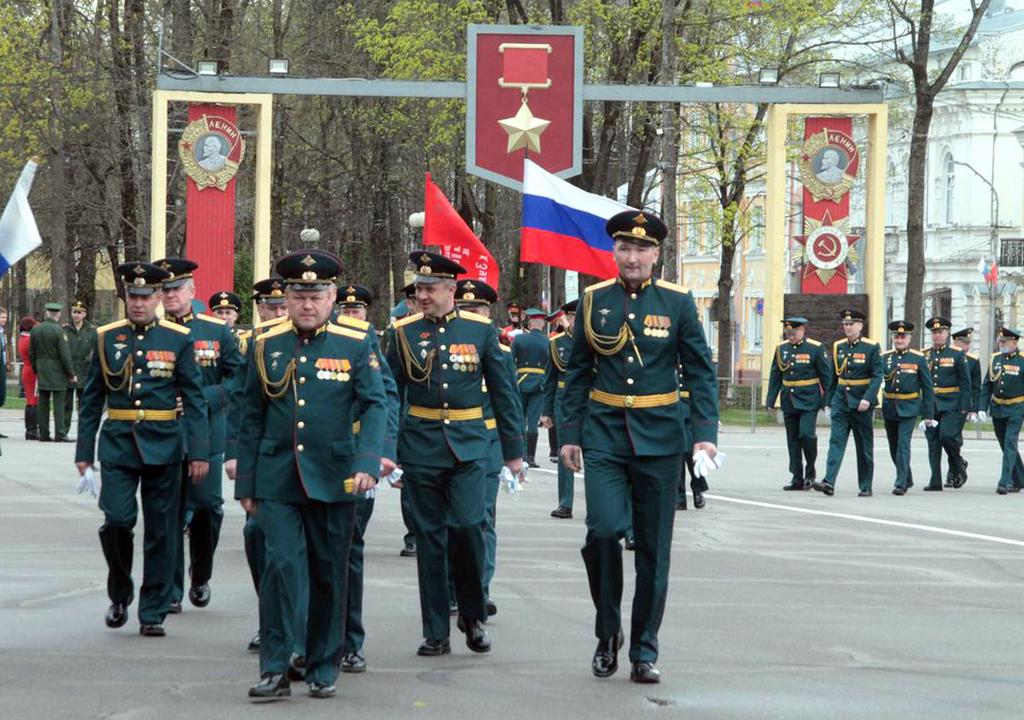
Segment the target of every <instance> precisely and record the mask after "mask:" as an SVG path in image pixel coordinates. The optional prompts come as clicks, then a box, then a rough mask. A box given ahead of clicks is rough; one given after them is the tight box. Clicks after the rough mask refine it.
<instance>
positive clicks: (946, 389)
mask: <svg viewBox="0 0 1024 720" xmlns="http://www.w3.org/2000/svg"><path fill="white" fill-rule="evenodd" d="M955 392H960V386H959V385H955V386H953V387H937V388H935V394H936V395H948V394H949V393H955Z"/></svg>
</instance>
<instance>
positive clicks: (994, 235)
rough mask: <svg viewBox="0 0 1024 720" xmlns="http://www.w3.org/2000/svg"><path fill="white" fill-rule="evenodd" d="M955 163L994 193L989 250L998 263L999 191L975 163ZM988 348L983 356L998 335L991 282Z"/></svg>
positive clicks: (990, 215)
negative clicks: (977, 168)
mask: <svg viewBox="0 0 1024 720" xmlns="http://www.w3.org/2000/svg"><path fill="white" fill-rule="evenodd" d="M953 164H954V165H960V166H962V167H965V168H967V169H968V170H970V171H971V172H972V173H974V175H975V176H976V177H977V178H978V179H979V180H981V181H982V182H983V183H985V184H986V185H987V186H988V189H989V192H990V193H991V195H992V199H991V202H990V203H989V252H990V253H991V254H992V262H994V263H998V257H999V193H998V192H997V191H996V188H995V186H994V185H993V184H992V182H991V181H990V180H989V179H988V178H987V177H985V176H984V175H982V174H981V173H980V172H978V171H977V170H976V169H975V168H974V166H973V165H971V164H970V163H965V162H961V161H959V160H954V161H953ZM988 329H989V332H988V340H987V342H988V348H987V349H984V348H983V349H982V351H983V352H986V353H988V354H987V355H983V356H982V357H988V355H991V351H992V348H993V346H994V344H995V337H996V284H995V283H994V282H993V283H989V288H988Z"/></svg>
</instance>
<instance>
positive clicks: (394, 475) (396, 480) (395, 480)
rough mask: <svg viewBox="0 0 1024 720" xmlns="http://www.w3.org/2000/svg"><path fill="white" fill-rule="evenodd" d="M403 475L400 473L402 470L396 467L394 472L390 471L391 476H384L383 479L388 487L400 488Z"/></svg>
mask: <svg viewBox="0 0 1024 720" xmlns="http://www.w3.org/2000/svg"><path fill="white" fill-rule="evenodd" d="M403 474H404V473H403V472H402V468H400V467H396V468H395V469H394V470H392V471H391V474H390V475H388V476H386V477H385V478H384V479H385V480H387V481H388V485H390V486H391V487H393V488H401V487H402V475H403Z"/></svg>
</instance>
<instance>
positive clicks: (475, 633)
mask: <svg viewBox="0 0 1024 720" xmlns="http://www.w3.org/2000/svg"><path fill="white" fill-rule="evenodd" d="M456 626H457V627H458V628H459V630H461V631H462V632H464V633H466V647H468V648H469V649H470V650H472V651H473V652H475V653H487V652H490V651H491V638H490V636H489V635H488V634H487V631H486V630H484V629H483V628H482V627H480V623H479V622H477V621H476V620H470V619H469V618H464V617H462V616H461V615H460V616H459V621H458V622H457V623H456Z"/></svg>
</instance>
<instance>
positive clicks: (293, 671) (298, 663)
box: [288, 653, 306, 682]
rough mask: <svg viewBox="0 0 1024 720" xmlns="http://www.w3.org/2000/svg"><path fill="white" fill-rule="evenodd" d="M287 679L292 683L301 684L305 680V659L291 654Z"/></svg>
mask: <svg viewBox="0 0 1024 720" xmlns="http://www.w3.org/2000/svg"><path fill="white" fill-rule="evenodd" d="M288 679H289V680H291V681H292V682H302V681H303V680H305V679H306V658H304V657H302V656H301V655H296V654H294V653H293V654H292V657H291V660H289V661H288Z"/></svg>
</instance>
